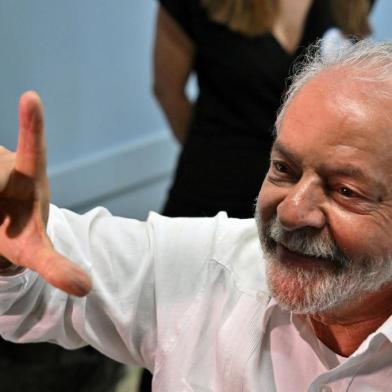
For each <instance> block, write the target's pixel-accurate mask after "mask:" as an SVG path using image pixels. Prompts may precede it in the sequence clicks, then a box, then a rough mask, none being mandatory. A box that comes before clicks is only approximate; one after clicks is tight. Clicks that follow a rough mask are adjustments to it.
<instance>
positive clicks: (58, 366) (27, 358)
mask: <svg viewBox="0 0 392 392" xmlns="http://www.w3.org/2000/svg"><path fill="white" fill-rule="evenodd" d="M0 374H1V381H0V391H1V392H20V391H26V392H114V391H115V388H116V386H117V384H118V382H119V381H120V379H121V378H122V377H123V376H124V374H125V367H124V365H122V364H120V363H118V362H115V361H113V360H111V359H109V358H107V357H105V356H103V355H102V354H100V353H98V352H97V351H96V350H94V349H93V348H91V347H85V348H82V349H78V350H65V349H63V348H61V347H60V346H57V345H56V344H50V343H30V344H15V343H10V342H7V341H5V340H3V339H1V340H0Z"/></svg>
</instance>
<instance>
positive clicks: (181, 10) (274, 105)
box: [140, 0, 374, 391]
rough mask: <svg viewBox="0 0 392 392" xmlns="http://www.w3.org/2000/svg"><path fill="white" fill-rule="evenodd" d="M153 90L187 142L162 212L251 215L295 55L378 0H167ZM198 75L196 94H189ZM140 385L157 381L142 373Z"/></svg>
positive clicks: (350, 32) (365, 24)
mask: <svg viewBox="0 0 392 392" xmlns="http://www.w3.org/2000/svg"><path fill="white" fill-rule="evenodd" d="M159 2H160V5H159V8H158V14H157V22H156V37H155V48H154V94H155V96H156V98H157V101H158V103H159V105H160V107H161V108H162V110H163V112H164V114H165V116H166V119H167V121H168V123H169V125H170V127H171V130H172V132H173V135H174V137H175V138H176V139H177V141H178V142H179V143H180V144H181V145H182V151H181V154H180V157H179V160H178V164H177V168H176V173H175V178H174V181H173V183H172V186H171V189H170V192H169V195H168V198H167V201H166V204H165V206H164V208H163V211H162V213H163V214H164V215H167V216H171V217H178V216H188V217H195V216H214V215H215V214H217V213H218V212H219V211H221V210H224V211H226V212H227V214H228V215H229V216H230V217H236V218H250V217H252V216H253V214H254V200H255V198H256V196H257V194H258V191H259V189H260V186H261V182H262V179H263V178H264V175H265V173H266V172H267V170H268V167H269V152H270V149H271V145H272V130H273V127H274V123H275V120H276V113H277V111H278V108H279V107H280V104H281V101H282V96H283V94H284V92H285V91H286V90H287V88H288V84H289V80H288V79H287V78H288V77H289V76H290V74H291V72H292V67H293V63H294V61H295V60H296V59H298V58H299V57H300V56H301V54H303V53H304V50H305V48H306V47H307V46H308V45H310V44H312V43H314V42H315V41H316V40H318V39H321V38H323V43H324V46H325V47H324V50H325V52H328V50H331V49H333V46H336V45H339V46H341V45H347V44H350V41H355V40H358V39H362V38H364V37H366V36H368V35H369V34H370V32H371V28H370V26H369V21H368V16H369V12H370V10H371V8H372V6H373V4H374V1H372V0H327V1H326V0H279V1H277V0H252V1H251V0H159ZM192 74H194V75H196V78H197V86H198V96H197V98H196V100H195V102H192V101H191V100H190V99H189V98H188V96H187V94H186V91H185V90H186V86H187V82H188V80H189V77H190V76H191V75H192ZM140 390H141V391H149V390H151V376H150V375H149V373H148V372H147V371H145V372H144V373H143V377H142V382H141V388H140Z"/></svg>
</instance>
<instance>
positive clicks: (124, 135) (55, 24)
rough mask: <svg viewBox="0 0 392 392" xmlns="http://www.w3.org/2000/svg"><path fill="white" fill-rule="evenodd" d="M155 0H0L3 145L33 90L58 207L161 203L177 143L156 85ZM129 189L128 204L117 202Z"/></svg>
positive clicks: (141, 207)
mask: <svg viewBox="0 0 392 392" xmlns="http://www.w3.org/2000/svg"><path fill="white" fill-rule="evenodd" d="M155 5H156V4H155V1H151V0H111V1H109V0H106V1H105V0H83V1H81V0H67V1H61V0H34V1H31V0H1V2H0V48H1V60H2V61H1V72H0V86H1V89H0V132H1V133H0V134H1V141H0V143H1V144H3V145H5V146H6V147H8V148H10V149H14V148H15V144H16V130H17V113H16V106H17V101H18V97H19V95H20V93H22V92H23V91H25V90H28V89H35V90H37V91H38V92H39V94H40V95H41V97H42V99H43V101H44V103H45V107H46V130H47V141H48V147H49V173H50V177H51V179H52V189H53V200H54V202H56V203H58V204H60V205H62V206H67V207H71V208H74V209H78V210H79V209H85V208H88V207H89V206H90V205H91V204H96V203H99V204H105V205H106V204H107V205H110V206H111V207H112V209H113V210H114V212H115V213H123V214H132V215H133V216H135V217H144V216H145V215H146V212H147V210H149V209H158V210H159V208H160V206H161V204H162V200H163V196H164V194H165V192H166V187H167V183H168V179H169V176H170V173H171V170H172V167H173V164H174V159H175V151H176V146H175V143H174V142H173V141H172V140H171V138H170V137H169V133H168V132H167V130H166V124H165V123H164V121H163V119H162V117H161V115H160V113H159V111H158V109H157V107H156V105H155V103H154V101H153V99H152V97H151V91H150V90H151V72H150V70H151V66H150V63H151V50H152V37H153V26H154V13H155ZM109 167H110V168H111V170H108V168H109ZM130 193H132V195H133V196H132V202H133V203H130V205H129V206H128V207H127V208H126V209H125V208H124V205H125V204H126V203H120V202H118V203H117V204H118V205H116V203H114V202H113V200H121V199H122V198H124V197H125V195H126V194H130ZM138 195H139V196H138ZM147 195H148V196H147ZM89 199H91V202H89ZM132 205H133V206H134V207H132Z"/></svg>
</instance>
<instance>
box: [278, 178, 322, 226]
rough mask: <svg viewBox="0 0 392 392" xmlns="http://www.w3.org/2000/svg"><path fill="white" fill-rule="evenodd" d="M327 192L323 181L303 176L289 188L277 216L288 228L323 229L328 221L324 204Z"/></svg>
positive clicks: (279, 206)
mask: <svg viewBox="0 0 392 392" xmlns="http://www.w3.org/2000/svg"><path fill="white" fill-rule="evenodd" d="M324 200H325V193H324V189H323V186H322V184H321V181H320V180H318V179H306V178H303V179H301V180H300V181H299V182H297V183H296V184H295V185H294V186H293V187H292V188H290V189H289V191H288V194H287V195H286V197H285V198H284V199H283V200H282V201H281V203H280V204H279V205H278V208H277V216H278V219H279V221H280V223H281V224H282V226H283V227H284V228H285V229H286V230H296V229H300V228H303V227H313V228H317V229H321V228H322V227H323V226H324V225H325V223H326V215H325V212H324V210H323V207H322V204H323V201H324Z"/></svg>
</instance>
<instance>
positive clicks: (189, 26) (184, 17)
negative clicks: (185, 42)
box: [158, 0, 197, 39]
mask: <svg viewBox="0 0 392 392" xmlns="http://www.w3.org/2000/svg"><path fill="white" fill-rule="evenodd" d="M158 1H159V3H160V5H161V6H162V7H163V8H164V9H165V10H166V11H167V12H168V13H169V15H170V16H171V17H172V18H173V19H174V20H175V21H176V22H177V23H178V24H179V25H180V27H181V28H182V29H183V30H184V32H185V33H186V34H187V35H188V36H189V37H190V38H192V39H193V38H194V29H193V20H194V9H195V7H196V6H197V5H196V1H197V0H158Z"/></svg>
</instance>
